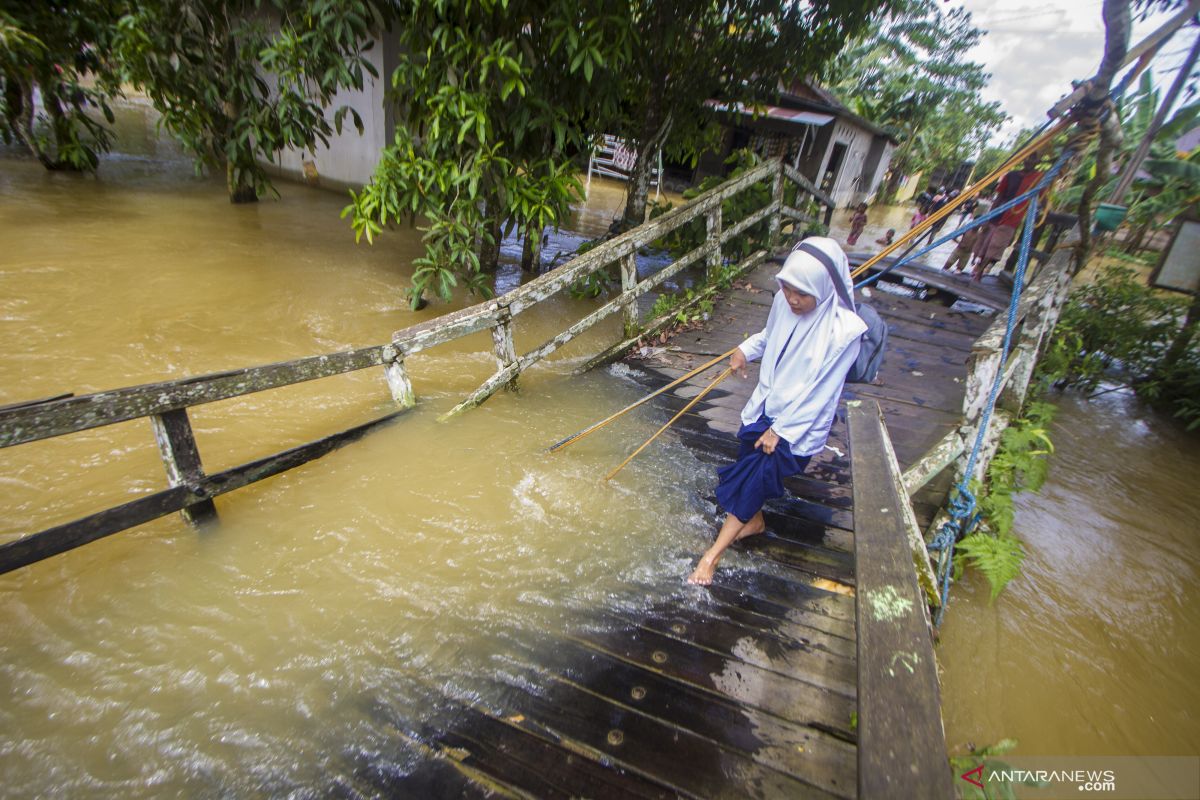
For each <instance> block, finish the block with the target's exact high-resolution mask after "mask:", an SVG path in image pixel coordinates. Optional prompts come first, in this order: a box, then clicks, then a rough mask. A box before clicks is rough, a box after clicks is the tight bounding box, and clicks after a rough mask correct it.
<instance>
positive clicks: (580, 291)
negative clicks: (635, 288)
mask: <svg viewBox="0 0 1200 800" xmlns="http://www.w3.org/2000/svg"><path fill="white" fill-rule="evenodd" d="M619 285H620V281H618V280H616V279H615V278H614V277H613V276H612V275H610V274H609V272H608V270H603V269H598V270H596V271H595V272H593V273H591V274H590V275H584V276H583V277H582V278H580V279H579V280H577V281H575V282H574V283H572V284H571V285H570V286H569V287H567V292H568V293H569V294H570V295H571V297H574V298H575V299H576V300H591V299H594V298H597V297H600V296H601V295H603V294H607V293H608V292H609V291H610V290H611V289H612V288H613V287H615V286H619Z"/></svg>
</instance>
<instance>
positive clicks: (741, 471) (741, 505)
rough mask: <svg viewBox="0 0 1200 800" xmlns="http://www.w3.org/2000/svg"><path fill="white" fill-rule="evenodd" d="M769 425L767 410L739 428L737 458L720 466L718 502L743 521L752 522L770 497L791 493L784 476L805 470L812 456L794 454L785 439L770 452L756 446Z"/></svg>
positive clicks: (718, 473)
mask: <svg viewBox="0 0 1200 800" xmlns="http://www.w3.org/2000/svg"><path fill="white" fill-rule="evenodd" d="M769 427H771V420H769V419H767V415H766V414H763V415H762V416H761V417H759V418H758V420H757V421H755V422H754V423H752V424H750V425H743V426H742V427H741V428H739V429H738V433H737V437H738V457H737V461H735V462H733V463H732V464H730V465H729V466H728V467H721V468H720V469H719V470H717V477H718V478H719V479H720V482H719V483H717V502H718V503H720V504H721V508H723V509H725V511H726V512H727V513H729V514H733V515H734V516H735V517H737V518H738V519H740V520H741V521H742V522H749V521H750V518H751V517H753V516H754V515H755V514H757V513H758V512H759V510H760V509H761V508H762V507H763V503H765V502H766V501H768V500H771V499H773V498H776V497H783V496H784V495H785V494H786V493H787V490H786V489H784V487H783V479H784V478H786V477H788V476H790V475H795V474H797V473H800V472H803V471H804V468H805V467H807V466H808V462H809V461H810V460H811V459H812V456H796V455H793V454H792V451H791V449H790V448H789V447H788V443H787V442H786V441H784V440H783V439H780V440H779V444H778V445H777V446H776V447H775V452H774V453H771V454H770V455H768V454H766V453H764V452H763V451H762V450H761V449H758V450H756V449H755V448H754V443H755V442H757V441H758V437H760V436H762V435H763V433H764V432H766V430H767V428H769Z"/></svg>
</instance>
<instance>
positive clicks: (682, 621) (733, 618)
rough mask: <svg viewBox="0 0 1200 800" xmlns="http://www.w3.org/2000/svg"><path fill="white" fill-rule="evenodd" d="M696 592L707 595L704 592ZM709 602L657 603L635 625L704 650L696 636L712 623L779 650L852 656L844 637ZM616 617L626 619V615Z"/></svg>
mask: <svg viewBox="0 0 1200 800" xmlns="http://www.w3.org/2000/svg"><path fill="white" fill-rule="evenodd" d="M698 591H704V592H705V593H706V594H707V593H708V591H707V589H701V590H698ZM710 600H711V602H702V603H699V604H697V605H695V606H687V607H680V606H677V605H673V604H659V605H657V606H655V607H653V608H651V609H650V610H648V611H645V612H641V613H639V614H638V618H637V625H638V626H639V627H642V628H645V629H647V630H654V631H658V632H659V633H663V634H666V635H668V636H674V637H676V638H682V639H687V640H689V641H694V642H695V643H696V644H699V645H701V646H703V647H707V646H708V645H707V644H706V640H705V639H704V638H703V637H702V636H699V634H702V633H704V632H706V631H707V627H706V626H707V625H708V624H709V623H714V624H715V625H718V626H720V630H721V632H722V633H724V632H725V631H731V630H732V631H736V630H739V629H751V630H753V632H754V635H756V636H763V637H766V639H768V640H771V641H772V642H773V643H777V644H778V645H780V646H782V647H786V648H792V649H799V650H805V651H816V652H819V653H827V654H829V655H831V656H836V657H838V658H846V659H851V660H853V659H854V657H855V648H854V643H853V642H852V641H850V640H849V639H846V638H845V637H841V636H829V635H827V634H825V633H823V632H822V631H820V630H817V629H815V628H810V627H808V626H806V625H803V624H800V623H797V622H792V621H788V622H786V623H783V624H779V625H775V624H770V623H767V622H764V620H763V618H762V617H760V616H757V615H754V614H750V613H747V612H744V611H742V610H741V609H740V608H737V607H736V606H728V605H723V604H722V603H721V602H720V601H719V600H718V599H717V598H716V596H715V595H710ZM619 616H623V617H624V618H625V619H630V615H629V614H628V613H626V614H624V615H619ZM772 646H774V644H772Z"/></svg>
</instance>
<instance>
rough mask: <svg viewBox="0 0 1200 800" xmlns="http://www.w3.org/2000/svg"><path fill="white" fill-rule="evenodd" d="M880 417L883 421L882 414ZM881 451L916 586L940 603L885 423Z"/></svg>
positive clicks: (929, 599)
mask: <svg viewBox="0 0 1200 800" xmlns="http://www.w3.org/2000/svg"><path fill="white" fill-rule="evenodd" d="M872 402H874V401H872ZM876 405H878V403H876ZM880 418H881V420H882V413H881V414H880ZM883 451H884V454H885V455H886V456H887V466H888V473H889V475H890V477H891V480H892V483H893V484H894V485H895V486H894V488H895V490H896V497H897V498H898V499H899V501H900V503H899V508H897V509H896V511H897V513H898V514H900V517H901V519H902V520H903V522H904V534H905V536H906V537H907V538H908V548H909V550H910V551H911V552H912V561H913V570H914V571H915V572H916V574H917V585H918V586H920V587H921V591H923V592H924V593H925V602H926V603H928V604H929V605H931V606H940V605H941V604H942V597H941V595H940V594H939V593H938V590H937V578H935V577H934V575H933V568H932V567H931V566H930V565H929V548H927V547H926V546H925V538H924V537H923V536H922V535H921V526H920V525H918V524H917V515H916V514H915V513H913V508H912V496H911V495H910V494H909V493H908V490H907V489H906V488H905V486H904V477H903V476H902V475H901V474H900V461H899V459H897V458H896V448H894V447H893V446H892V437H891V435H890V434H889V433H888V432H887V424H886V423H884V434H883Z"/></svg>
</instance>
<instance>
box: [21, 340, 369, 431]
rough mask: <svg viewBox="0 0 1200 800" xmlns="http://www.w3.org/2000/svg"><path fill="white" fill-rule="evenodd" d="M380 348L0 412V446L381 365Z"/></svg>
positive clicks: (146, 385) (152, 384) (66, 399)
mask: <svg viewBox="0 0 1200 800" xmlns="http://www.w3.org/2000/svg"><path fill="white" fill-rule="evenodd" d="M382 351H383V347H365V348H362V349H361V350H349V351H346V352H342V353H333V354H330V355H323V356H313V357H311V358H301V359H297V360H295V361H284V362H280V363H277V364H268V365H266V366H262V367H250V368H247V369H238V370H230V371H228V372H218V373H212V374H209V375H199V376H196V377H193V378H183V379H180V380H175V381H163V382H161V383H149V384H143V385H141V386H132V387H129V388H125V389H114V390H112V391H107V392H97V393H96V394H88V395H82V396H79V397H67V398H64V399H62V400H54V401H51V402H47V403H40V404H37V405H32V406H21V407H18V408H14V409H11V410H9V411H4V412H0V447H11V446H13V445H17V444H22V443H24V442H33V441H37V440H38V439H47V438H50V437H52V436H61V435H62V434H64V433H75V432H77V431H83V430H88V429H89V428H98V427H100V426H102V425H111V424H113V423H116V422H125V421H126V420H131V419H137V418H139V417H148V416H150V415H152V414H162V413H164V412H166V411H173V410H175V409H177V408H186V407H188V406H195V405H200V404H202V403H212V402H215V401H217V400H227V399H229V398H231V397H238V396H240V395H243V394H251V393H254V392H261V391H264V390H266V389H276V388H278V387H280V386H289V385H291V384H294V383H303V382H304V381H311V380H314V379H316V378H324V377H328V376H330V375H340V374H341V373H343V372H352V371H354V370H359V369H365V368H366V367H377V366H379V365H381V364H383V363H384V359H383V355H382Z"/></svg>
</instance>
